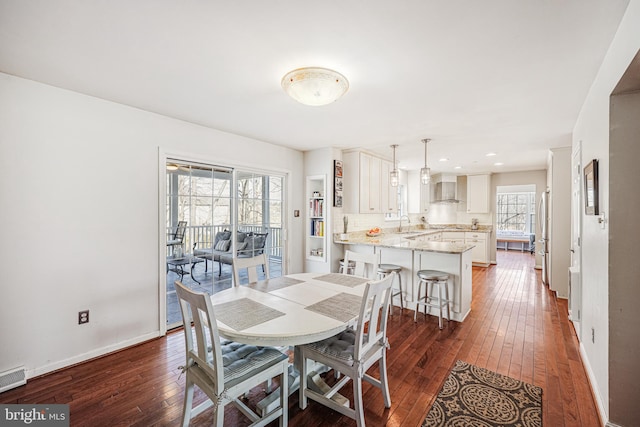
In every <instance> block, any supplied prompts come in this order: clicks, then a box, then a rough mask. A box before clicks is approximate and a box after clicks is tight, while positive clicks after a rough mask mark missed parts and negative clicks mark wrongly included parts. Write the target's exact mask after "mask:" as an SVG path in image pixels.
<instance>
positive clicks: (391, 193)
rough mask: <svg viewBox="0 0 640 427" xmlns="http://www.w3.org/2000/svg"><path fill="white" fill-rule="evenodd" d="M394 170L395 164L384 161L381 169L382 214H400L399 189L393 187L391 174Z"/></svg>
mask: <svg viewBox="0 0 640 427" xmlns="http://www.w3.org/2000/svg"><path fill="white" fill-rule="evenodd" d="M392 170H393V163H391V162H388V161H386V160H382V164H381V167H380V209H381V211H382V213H385V214H387V213H396V212H398V187H392V186H391V184H390V182H389V173H390V172H391V171H392Z"/></svg>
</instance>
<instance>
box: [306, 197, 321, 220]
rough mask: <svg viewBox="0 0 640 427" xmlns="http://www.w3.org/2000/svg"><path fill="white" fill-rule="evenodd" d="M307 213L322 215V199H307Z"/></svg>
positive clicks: (313, 215)
mask: <svg viewBox="0 0 640 427" xmlns="http://www.w3.org/2000/svg"><path fill="white" fill-rule="evenodd" d="M309 214H310V216H312V217H323V216H324V200H323V199H311V200H310V201H309Z"/></svg>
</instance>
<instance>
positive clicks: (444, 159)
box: [440, 157, 449, 162]
mask: <svg viewBox="0 0 640 427" xmlns="http://www.w3.org/2000/svg"><path fill="white" fill-rule="evenodd" d="M440 161H441V162H448V161H449V159H447V158H446V157H443V158H441V159H440Z"/></svg>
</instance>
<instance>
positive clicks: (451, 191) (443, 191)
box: [431, 175, 460, 203]
mask: <svg viewBox="0 0 640 427" xmlns="http://www.w3.org/2000/svg"><path fill="white" fill-rule="evenodd" d="M456 179H457V178H456V176H453V175H451V176H447V175H435V176H434V181H435V182H434V183H433V198H432V199H431V203H460V200H459V199H458V197H457V183H456Z"/></svg>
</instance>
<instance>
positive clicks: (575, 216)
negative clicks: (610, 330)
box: [569, 144, 582, 340]
mask: <svg viewBox="0 0 640 427" xmlns="http://www.w3.org/2000/svg"><path fill="white" fill-rule="evenodd" d="M581 157H582V150H581V145H580V144H578V146H577V147H576V150H575V151H574V152H573V156H572V159H571V167H572V177H571V178H572V182H571V198H572V200H571V268H570V272H569V280H570V287H569V317H570V319H571V321H572V322H573V325H574V328H575V330H576V335H577V336H578V339H579V340H581V335H580V334H581V330H580V320H581V312H582V274H581V273H580V272H581V265H582V251H581V241H580V239H581V235H582V233H581V230H582V161H581Z"/></svg>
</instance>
